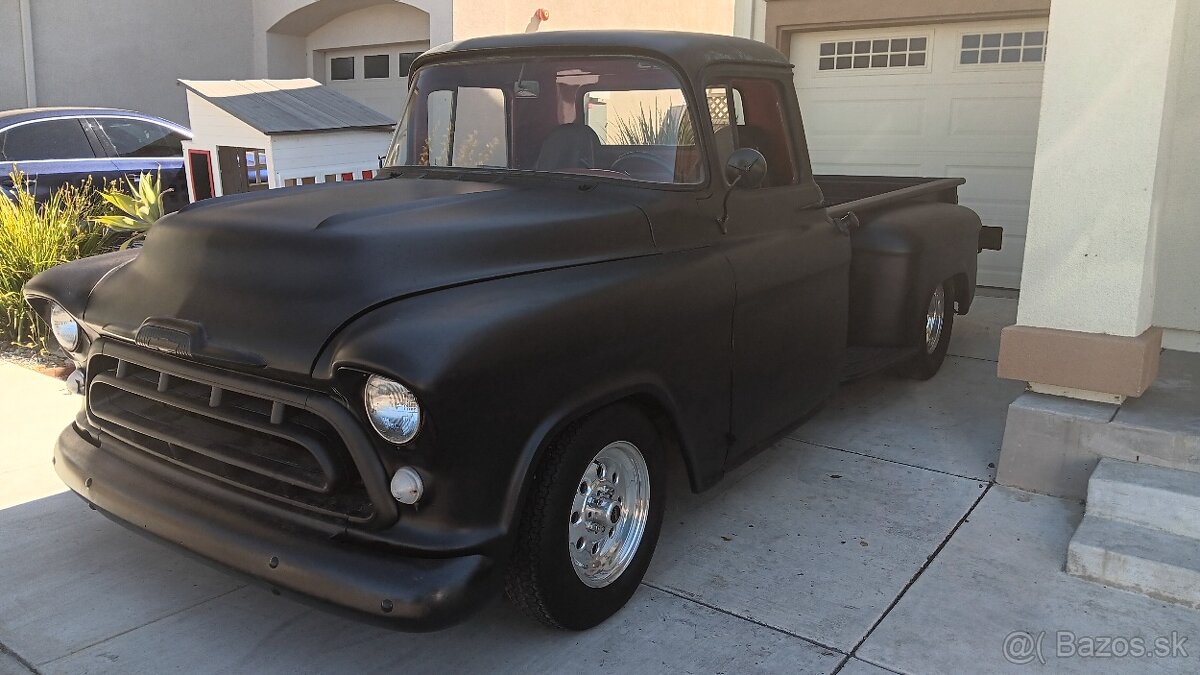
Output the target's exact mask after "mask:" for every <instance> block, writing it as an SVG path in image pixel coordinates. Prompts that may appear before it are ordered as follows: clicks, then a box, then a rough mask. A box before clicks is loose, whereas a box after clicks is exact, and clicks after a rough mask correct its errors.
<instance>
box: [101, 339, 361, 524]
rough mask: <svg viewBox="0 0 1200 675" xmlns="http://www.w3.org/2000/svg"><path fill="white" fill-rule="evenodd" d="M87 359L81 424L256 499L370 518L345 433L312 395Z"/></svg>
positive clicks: (179, 367)
mask: <svg viewBox="0 0 1200 675" xmlns="http://www.w3.org/2000/svg"><path fill="white" fill-rule="evenodd" d="M107 347H108V348H107V349H104V350H95V351H94V352H93V356H92V357H91V359H90V360H89V362H88V368H87V374H88V395H87V409H88V413H89V421H90V422H91V423H93V424H95V425H97V427H98V428H99V430H100V431H101V432H102V433H104V434H107V435H109V436H111V437H113V438H115V439H117V440H119V441H121V442H122V443H124V444H125V445H127V446H130V447H132V448H134V449H136V450H140V451H141V452H144V453H148V454H150V455H153V456H155V457H157V458H159V459H161V460H165V461H167V462H171V463H173V464H175V465H177V466H180V467H183V468H185V469H187V470H190V471H194V472H196V473H199V474H202V475H204V476H207V477H208V478H210V479H213V480H216V481H220V482H222V483H225V484H228V485H232V486H236V487H237V488H239V489H241V490H246V491H249V492H251V493H254V494H256V495H258V496H260V497H262V498H265V499H268V500H273V501H277V502H282V503H284V504H286V505H289V506H291V507H295V508H300V509H303V510H306V511H310V512H315V513H317V514H319V515H323V516H330V517H335V518H346V519H349V520H351V521H354V522H360V523H362V522H367V521H370V520H371V519H372V518H373V517H374V515H375V509H374V507H373V505H372V502H371V499H370V497H369V496H368V492H367V489H366V487H365V485H364V483H363V479H362V476H361V474H360V472H359V471H358V470H357V467H356V466H355V463H354V461H353V459H352V458H351V456H350V453H349V452H348V449H347V445H346V442H345V439H343V438H342V436H341V435H340V434H339V433H338V431H337V429H336V428H335V427H334V424H333V423H331V421H330V420H327V419H325V418H323V417H322V416H321V415H319V414H317V413H316V412H315V411H314V410H313V409H312V408H311V407H310V406H308V405H307V404H306V403H307V401H308V400H309V399H310V398H311V397H314V396H324V394H321V393H319V392H313V391H308V390H304V389H300V388H294V389H293V388H291V387H286V386H284V385H280V384H278V383H271V386H270V387H269V388H268V389H270V390H272V391H273V392H275V393H274V395H271V394H264V393H263V387H243V388H239V386H238V384H239V382H238V379H239V377H238V376H236V375H234V374H231V373H228V372H226V371H219V370H216V369H209V368H206V367H204V366H200V365H198V364H195V363H192V362H186V363H183V362H180V361H179V360H177V359H173V358H170V357H165V356H162V355H159V354H156V353H154V352H151V351H149V350H144V349H141V348H135V347H129V346H127V345H113V344H110V345H107Z"/></svg>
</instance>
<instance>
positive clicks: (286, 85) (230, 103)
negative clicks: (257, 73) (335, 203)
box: [179, 78, 396, 135]
mask: <svg viewBox="0 0 1200 675" xmlns="http://www.w3.org/2000/svg"><path fill="white" fill-rule="evenodd" d="M179 84H182V85H183V86H185V87H187V88H188V90H189V91H192V92H194V93H195V94H196V95H197V96H200V97H201V98H203V99H204V100H206V101H208V102H209V103H212V104H213V105H215V106H217V107H218V108H220V109H222V110H224V111H225V112H227V113H229V114H230V115H233V116H234V117H236V118H237V119H239V120H241V121H243V122H245V123H246V124H249V125H250V126H251V127H253V128H255V129H257V130H259V131H261V132H262V133H264V134H267V135H273V134H294V133H303V132H308V131H327V130H331V129H380V128H388V127H392V126H394V125H395V124H396V120H394V119H391V118H390V117H388V116H386V115H384V114H382V113H379V112H376V111H375V110H372V109H371V108H368V107H367V106H365V105H363V104H361V103H359V102H358V101H355V100H354V99H352V98H350V97H349V96H346V95H345V94H342V93H340V92H338V91H335V90H334V89H332V88H330V87H326V86H325V85H323V84H321V83H320V82H317V81H316V80H311V79H308V78H304V79H298V80H179Z"/></svg>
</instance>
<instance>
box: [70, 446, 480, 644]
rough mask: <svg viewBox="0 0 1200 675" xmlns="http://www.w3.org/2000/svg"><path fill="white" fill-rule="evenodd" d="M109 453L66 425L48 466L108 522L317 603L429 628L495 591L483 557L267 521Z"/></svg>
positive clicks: (167, 472)
mask: <svg viewBox="0 0 1200 675" xmlns="http://www.w3.org/2000/svg"><path fill="white" fill-rule="evenodd" d="M112 450H113V449H109V448H105V447H103V446H101V447H97V446H96V445H93V444H92V443H91V442H90V441H89V440H87V439H86V438H84V437H83V436H82V435H81V434H80V432H79V431H78V430H77V428H76V427H75V426H74V425H71V426H69V427H67V428H66V429H65V430H64V431H63V433H62V434H61V435H60V436H59V438H58V442H57V443H56V444H55V448H54V464H55V469H56V470H57V472H58V475H59V476H60V477H61V478H62V480H63V481H64V482H65V483H66V484H67V486H68V487H70V488H71V489H72V490H74V491H75V492H77V493H78V494H79V495H80V496H81V497H83V498H84V499H85V500H86V501H87V502H88V503H90V504H92V505H93V506H95V507H96V508H97V509H98V510H100V511H102V512H103V513H104V514H105V515H107V516H109V517H110V518H112V519H113V520H115V521H117V522H119V523H121V524H123V525H126V526H128V527H130V528H131V529H134V530H136V531H138V532H141V533H143V534H148V535H151V536H152V537H154V538H157V539H160V540H162V541H165V542H167V543H170V544H173V545H174V546H177V547H179V548H182V549H183V550H184V551H186V552H189V553H192V554H194V555H197V556H199V557H200V558H202V559H204V560H206V561H209V562H212V563H215V564H216V565H218V566H219V567H222V568H224V569H227V570H229V571H232V572H235V573H237V574H240V575H242V576H245V577H248V578H249V579H251V580H252V581H256V582H259V583H262V584H266V585H268V586H270V587H272V588H273V589H277V590H279V591H281V592H286V593H288V594H289V595H293V594H294V595H295V596H296V597H297V599H299V600H302V601H305V602H309V603H313V604H316V605H318V606H320V607H321V608H323V609H331V610H334V611H340V612H343V613H347V612H348V613H350V614H351V615H352V616H353V617H354V618H357V619H362V620H367V621H372V622H374V623H380V624H383V625H386V626H388V627H391V628H396V629H399V630H411V631H424V630H436V629H438V628H443V627H446V626H448V625H451V624H453V623H456V622H458V621H460V620H462V619H464V618H466V617H467V616H468V615H469V614H471V613H472V612H473V611H475V610H476V609H478V608H479V607H480V606H481V605H482V604H484V603H485V602H486V601H487V600H488V599H490V598H491V596H492V594H493V593H494V592H495V590H496V589H497V588H498V585H499V584H498V582H497V572H496V569H497V565H496V564H495V561H494V560H492V559H491V558H490V557H488V556H483V555H468V556H458V557H447V558H419V557H413V556H404V555H398V554H397V553H395V552H394V551H389V550H387V549H386V548H383V547H375V546H369V545H365V544H362V543H359V542H353V541H347V540H346V538H345V537H343V536H340V530H339V529H338V528H337V527H334V526H330V527H329V528H327V529H322V530H318V529H315V528H304V527H297V526H296V525H295V524H294V523H287V524H285V523H283V522H278V523H273V522H269V521H267V519H266V518H261V517H258V516H255V515H252V514H250V513H247V511H246V510H245V509H242V508H237V507H235V506H233V505H227V504H223V503H221V502H219V501H214V500H213V499H212V498H211V494H210V491H208V490H205V489H204V486H203V485H202V484H201V483H198V482H196V481H198V480H200V479H198V478H197V477H192V476H189V475H186V474H183V473H181V472H180V471H179V470H178V469H175V468H172V467H168V466H165V465H160V464H158V463H143V462H136V463H135V462H131V461H127V460H125V459H123V458H122V457H120V456H119V453H117V452H113V451H112Z"/></svg>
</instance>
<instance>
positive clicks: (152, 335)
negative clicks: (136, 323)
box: [134, 319, 198, 356]
mask: <svg viewBox="0 0 1200 675" xmlns="http://www.w3.org/2000/svg"><path fill="white" fill-rule="evenodd" d="M190 323H191V322H185V321H180V320H178V319H157V320H156V319H146V321H145V322H143V323H142V326H141V328H138V332H137V336H136V337H135V338H134V342H136V343H137V345H138V346H139V347H145V348H146V349H153V350H155V351H159V352H166V353H167V354H174V355H176V356H192V354H193V353H194V351H195V349H196V347H197V346H198V345H197V344H196V342H197V339H196V338H197V336H198V333H196V332H193V331H192V330H188V329H189V328H190V327H191V326H189V325H188V324H190Z"/></svg>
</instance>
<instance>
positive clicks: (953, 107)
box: [950, 96, 1041, 143]
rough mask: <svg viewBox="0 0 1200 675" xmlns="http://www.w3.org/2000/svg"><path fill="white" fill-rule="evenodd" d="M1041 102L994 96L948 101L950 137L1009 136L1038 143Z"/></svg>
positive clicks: (1030, 98)
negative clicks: (1031, 132)
mask: <svg viewBox="0 0 1200 675" xmlns="http://www.w3.org/2000/svg"><path fill="white" fill-rule="evenodd" d="M1040 107H1041V99H1039V98H1036V97H1026V98H1019V97H1013V98H1001V97H997V96H980V97H972V98H967V97H960V98H955V99H953V100H951V101H950V134H951V135H954V136H980V135H983V136H1009V137H1015V138H1016V139H1022V140H1025V141H1028V140H1029V137H1030V134H1029V131H1030V130H1031V129H1032V130H1033V131H1034V134H1033V136H1034V137H1033V141H1034V142H1035V143H1036V142H1037V123H1038V111H1039V109H1040Z"/></svg>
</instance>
